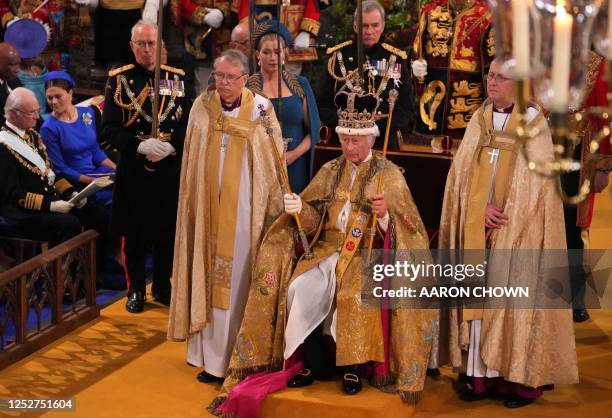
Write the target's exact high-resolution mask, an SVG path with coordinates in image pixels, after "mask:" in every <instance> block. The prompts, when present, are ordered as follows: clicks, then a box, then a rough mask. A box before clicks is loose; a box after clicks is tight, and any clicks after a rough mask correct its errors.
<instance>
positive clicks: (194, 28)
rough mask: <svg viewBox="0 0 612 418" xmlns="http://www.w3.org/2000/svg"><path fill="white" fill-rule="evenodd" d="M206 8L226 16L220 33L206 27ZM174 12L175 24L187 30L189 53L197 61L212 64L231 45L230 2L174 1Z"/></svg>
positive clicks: (227, 0) (226, 0) (222, 0)
mask: <svg viewBox="0 0 612 418" xmlns="http://www.w3.org/2000/svg"><path fill="white" fill-rule="evenodd" d="M206 8H209V9H219V10H220V11H221V13H223V23H222V24H221V26H220V27H219V28H218V29H214V28H211V27H210V26H208V25H207V24H206V23H204V17H205V16H206ZM170 9H171V11H172V18H173V20H174V23H175V24H176V25H177V26H178V27H179V28H182V29H183V36H184V41H185V43H184V46H185V50H186V51H187V52H188V53H189V54H190V55H192V56H193V57H195V59H198V60H207V61H211V60H213V59H214V58H215V57H216V56H218V55H219V54H220V53H221V51H222V50H223V49H224V48H225V46H226V45H227V44H228V43H229V41H230V35H231V32H232V26H231V24H230V22H229V21H230V19H229V11H230V3H229V0H170Z"/></svg>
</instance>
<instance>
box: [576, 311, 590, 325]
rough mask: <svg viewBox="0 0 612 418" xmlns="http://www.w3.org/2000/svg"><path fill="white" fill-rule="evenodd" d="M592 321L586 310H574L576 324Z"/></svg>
mask: <svg viewBox="0 0 612 418" xmlns="http://www.w3.org/2000/svg"><path fill="white" fill-rule="evenodd" d="M589 319H591V316H590V315H589V313H588V311H587V310H586V309H574V322H584V321H588V320H589Z"/></svg>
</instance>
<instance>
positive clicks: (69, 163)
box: [40, 71, 126, 290]
mask: <svg viewBox="0 0 612 418" xmlns="http://www.w3.org/2000/svg"><path fill="white" fill-rule="evenodd" d="M73 87H74V81H73V80H72V77H70V75H69V74H68V73H66V72H65V71H51V72H49V73H47V75H46V76H45V94H46V96H47V102H48V104H49V107H50V108H51V114H50V115H49V117H48V118H47V119H46V120H45V122H44V123H43V125H42V127H41V129H40V135H41V136H42V138H43V141H44V143H45V146H46V147H47V152H48V154H49V159H50V160H51V162H52V163H53V170H54V171H55V172H58V173H61V174H63V175H64V176H66V177H67V178H68V180H69V181H70V182H71V183H72V184H73V185H74V186H75V187H76V188H84V187H85V186H86V185H87V184H89V183H91V182H92V181H93V180H94V179H96V178H97V177H100V176H104V175H109V174H113V173H114V172H115V168H116V166H115V163H114V162H113V161H111V160H110V159H109V158H108V156H107V155H106V154H105V153H104V151H102V149H101V148H100V145H99V143H98V129H97V126H99V120H100V114H99V113H98V112H96V111H94V108H93V107H76V106H74V105H73V104H72V89H73ZM97 121H98V123H96V122H97ZM112 197H113V191H112V188H111V187H107V188H105V189H102V190H100V191H99V192H98V193H96V194H95V195H93V196H90V197H89V198H88V199H87V201H88V204H93V205H97V206H101V207H103V208H104V209H105V210H104V212H105V213H106V218H105V220H104V222H102V221H101V222H100V225H99V227H98V228H96V230H97V231H98V233H99V234H100V237H99V238H98V245H97V250H98V255H97V258H98V261H97V267H98V275H97V280H98V283H97V284H98V286H99V287H104V288H108V289H116V290H121V289H125V287H126V282H125V276H124V275H123V271H122V270H121V262H120V260H119V258H118V254H119V253H118V248H119V246H118V244H119V237H117V236H116V235H115V234H114V233H112V232H111V231H110V229H109V219H110V209H111V204H112Z"/></svg>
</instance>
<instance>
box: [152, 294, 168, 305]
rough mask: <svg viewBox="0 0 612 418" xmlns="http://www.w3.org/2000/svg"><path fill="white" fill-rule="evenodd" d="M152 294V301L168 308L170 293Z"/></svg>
mask: <svg viewBox="0 0 612 418" xmlns="http://www.w3.org/2000/svg"><path fill="white" fill-rule="evenodd" d="M152 293H153V300H155V301H156V302H159V303H161V304H162V305H165V306H170V292H169V291H165V292H152Z"/></svg>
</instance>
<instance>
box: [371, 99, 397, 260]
mask: <svg viewBox="0 0 612 418" xmlns="http://www.w3.org/2000/svg"><path fill="white" fill-rule="evenodd" d="M397 96H398V92H397V90H395V89H392V90H391V91H390V92H389V117H388V119H387V126H386V128H385V142H384V144H383V152H382V156H383V161H384V158H386V157H387V146H388V145H389V132H390V131H391V119H392V118H393V109H394V108H395V101H396V100H397ZM384 174H385V171H384V166H383V169H381V171H380V175H379V176H378V185H377V186H376V194H379V193H380V192H381V191H382V186H383V178H384ZM376 221H377V216H376V213H374V214H373V215H372V223H371V224H370V242H368V265H369V264H370V260H371V258H372V245H373V244H374V237H375V236H376Z"/></svg>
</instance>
